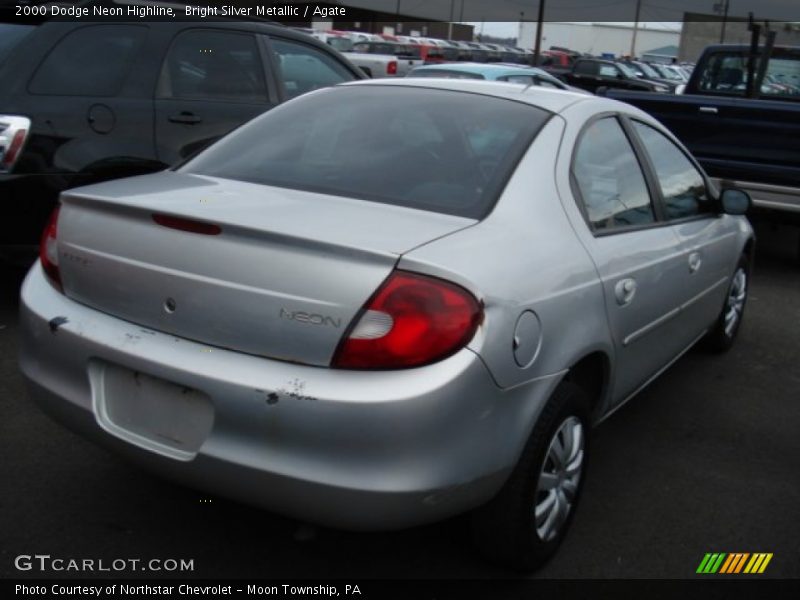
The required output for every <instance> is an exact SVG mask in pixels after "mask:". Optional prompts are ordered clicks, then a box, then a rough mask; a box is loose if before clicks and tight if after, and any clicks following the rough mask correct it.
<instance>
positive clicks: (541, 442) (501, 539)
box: [472, 382, 590, 572]
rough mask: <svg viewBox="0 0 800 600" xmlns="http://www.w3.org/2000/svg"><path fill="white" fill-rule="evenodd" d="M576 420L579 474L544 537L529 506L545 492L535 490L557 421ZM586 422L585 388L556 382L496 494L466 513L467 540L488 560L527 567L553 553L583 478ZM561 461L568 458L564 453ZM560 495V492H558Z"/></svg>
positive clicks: (559, 424)
mask: <svg viewBox="0 0 800 600" xmlns="http://www.w3.org/2000/svg"><path fill="white" fill-rule="evenodd" d="M576 422H579V423H580V424H581V426H582V442H583V443H582V455H581V461H580V473H579V478H578V479H577V484H576V486H575V489H574V494H573V496H572V498H571V499H570V500H569V502H568V503H567V506H568V511H567V513H566V518H565V519H564V520H563V522H561V525H560V526H558V527H557V530H556V531H555V533H554V534H553V536H552V537H550V536H545V538H547V539H544V538H543V536H542V535H540V533H539V531H537V523H536V516H535V508H534V507H535V506H536V505H537V503H538V502H545V501H544V498H546V497H548V492H543V491H539V490H538V486H539V481H540V478H541V476H542V475H543V470H544V469H545V468H547V467H548V465H549V466H554V464H553V462H552V459H551V458H550V456H549V452H548V451H549V450H550V446H551V442H553V441H554V437H555V436H556V434H557V433H558V432H559V430H560V429H561V427H562V425H565V424H569V425H574V423H576ZM589 427H590V417H589V401H588V398H587V396H586V394H585V393H584V391H583V390H582V389H581V388H580V387H578V386H576V385H574V384H572V383H570V382H562V383H561V384H559V386H558V387H557V388H556V390H555V392H554V393H553V395H552V397H551V398H550V400H549V401H548V402H547V405H546V406H545V408H544V410H543V411H542V413H541V415H540V416H539V419H538V420H537V422H536V425H535V426H534V428H533V432H532V433H531V436H530V438H528V442H527V444H526V446H525V449H524V450H523V453H522V456H521V457H520V459H519V462H518V463H517V466H516V467H515V468H514V470H513V472H512V473H511V475H510V477H509V479H508V481H506V483H505V485H504V486H503V488H502V489H501V490H500V492H499V493H498V494H497V496H495V497H494V498H493V499H492V500H491V501H490V502H489V503H488V504H486V505H484V506H483V507H481V508H479V509H477V510H476V511H475V512H474V513H473V515H472V533H473V542H474V543H475V545H476V548H477V550H478V551H479V552H481V553H482V554H483V555H484V556H485V557H486V558H487V559H488V560H490V561H491V562H494V563H496V564H499V565H501V566H504V567H508V568H511V569H514V570H517V571H524V572H528V571H532V570H534V569H536V568H538V567H539V566H541V565H542V564H543V563H544V562H545V561H546V560H547V559H549V558H550V557H551V556H552V555H553V554H554V553H555V551H556V549H557V548H558V546H559V545H560V544H561V542H562V540H563V539H564V536H565V535H566V532H567V531H568V529H569V526H570V523H571V522H572V518H573V515H574V514H575V509H576V508H577V504H578V501H579V500H580V494H581V490H582V489H583V483H584V481H585V479H586V464H587V457H588V450H589ZM560 439H561V438H560ZM546 461H547V462H546ZM566 462H567V464H573V463H572V461H570V460H569V459H568V460H567V461H566ZM548 470H549V469H548ZM560 481H561V480H560V479H559V485H561V484H560ZM558 487H559V486H554V488H553V490H551V492H552V493H553V494H558V491H557V488H558ZM563 497H565V496H563V492H562V496H561V497H560V498H563ZM560 498H559V500H560ZM557 502H558V501H557ZM556 506H558V504H556ZM543 525H544V524H542V526H543ZM551 533H552V532H551Z"/></svg>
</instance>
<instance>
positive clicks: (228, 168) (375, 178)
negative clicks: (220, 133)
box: [181, 86, 550, 219]
mask: <svg viewBox="0 0 800 600" xmlns="http://www.w3.org/2000/svg"><path fill="white" fill-rule="evenodd" d="M549 116H550V113H548V112H547V111H545V110H542V109H540V108H537V107H534V106H530V105H528V104H523V103H520V102H515V101H512V100H505V99H502V98H495V97H490V96H483V95H478V94H471V93H463V92H454V91H446V90H432V89H426V88H414V87H397V86H352V87H350V86H342V87H338V88H329V89H326V90H321V91H319V92H314V93H311V94H307V95H305V96H302V97H299V98H297V99H296V100H292V101H290V102H288V103H286V104H283V105H281V106H279V107H277V108H274V109H272V110H270V111H269V112H268V113H266V114H264V115H263V116H261V117H259V118H258V119H256V120H254V121H252V122H251V123H250V124H248V125H246V126H244V127H242V128H241V129H239V130H237V131H236V132H234V133H232V134H231V135H229V136H227V137H225V138H224V139H223V140H222V141H220V142H219V143H217V144H215V145H213V146H212V147H210V148H209V149H208V150H206V151H205V152H203V153H201V154H200V155H199V156H198V157H197V158H195V159H194V160H192V161H190V162H189V163H187V164H186V165H185V166H184V167H182V168H181V170H182V171H183V172H188V173H196V174H202V175H210V176H214V177H222V178H226V179H235V180H240V181H248V182H254V183H261V184H265V185H271V186H276V187H283V188H290V189H296V190H305V191H312V192H319V193H324V194H331V195H335V196H346V197H350V198H359V199H362V200H368V201H372V202H382V203H387V204H393V205H397V206H405V207H410V208H418V209H423V210H430V211H434V212H440V213H445V214H451V215H458V216H463V217H469V218H475V219H481V218H483V217H484V216H485V215H486V214H488V212H489V211H490V210H491V209H492V207H493V206H494V203H495V202H496V200H497V198H498V196H499V195H500V193H501V192H502V190H503V188H504V187H505V184H506V182H507V180H508V178H509V176H510V175H511V172H512V171H513V170H514V168H515V167H516V165H517V163H518V162H519V159H520V158H521V156H522V154H523V152H524V151H525V150H526V149H527V148H528V146H529V145H530V143H531V141H532V140H533V138H534V137H535V136H536V134H537V133H538V131H539V130H540V129H541V127H542V126H543V125H544V124H545V122H546V121H547V119H548V118H549Z"/></svg>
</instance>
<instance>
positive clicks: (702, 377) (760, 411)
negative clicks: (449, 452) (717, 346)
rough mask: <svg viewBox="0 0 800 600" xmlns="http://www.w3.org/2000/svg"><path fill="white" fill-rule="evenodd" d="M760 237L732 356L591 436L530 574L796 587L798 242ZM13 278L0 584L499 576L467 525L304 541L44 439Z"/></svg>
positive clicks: (5, 369) (704, 360)
mask: <svg viewBox="0 0 800 600" xmlns="http://www.w3.org/2000/svg"><path fill="white" fill-rule="evenodd" d="M758 235H759V247H758V250H757V253H756V257H757V258H756V269H755V275H754V280H753V287H752V292H751V297H750V299H749V306H748V310H747V317H746V319H745V323H744V326H743V330H742V332H741V336H740V338H739V340H738V342H737V344H736V346H735V347H734V349H733V350H732V351H731V352H730V353H729V354H727V355H724V356H711V355H708V354H704V353H703V352H702V351H700V350H693V351H691V352H690V353H689V354H687V355H686V356H684V357H683V358H682V359H681V360H680V361H679V362H678V363H677V364H676V365H674V366H673V367H672V368H671V369H670V370H669V371H668V372H667V373H665V374H664V375H663V376H662V377H661V378H659V379H658V380H657V381H656V382H655V383H654V384H653V385H652V386H650V387H649V388H648V389H647V390H645V391H644V392H643V393H642V394H641V395H640V396H639V397H638V398H637V399H636V400H635V401H633V402H631V403H630V404H629V405H628V406H626V407H625V408H624V409H623V410H621V411H619V412H618V413H617V414H615V415H614V416H613V417H612V418H610V419H609V420H608V421H606V422H605V423H604V424H603V425H601V426H600V427H599V428H598V429H596V430H595V437H594V444H595V445H594V452H593V464H592V465H591V467H590V471H589V475H588V480H587V486H586V488H585V491H584V496H583V500H582V505H581V509H580V510H579V511H578V513H577V515H576V519H575V522H574V526H573V528H572V530H571V532H570V534H569V535H568V536H567V539H566V541H565V543H564V545H563V546H562V548H561V550H560V552H559V553H558V554H557V555H556V556H555V558H554V559H553V560H552V561H551V562H550V563H549V564H548V565H547V566H546V567H545V568H543V569H542V570H541V571H539V572H538V573H537V576H538V577H545V578H606V577H615V578H616V577H619V578H683V577H692V576H694V573H695V570H696V569H697V566H698V564H699V563H700V560H701V559H702V558H703V556H704V554H705V553H706V552H770V553H774V558H773V559H772V562H771V563H770V565H769V568H768V569H767V571H766V573H765V574H764V575H763V576H764V577H782V578H790V577H799V576H800V560H799V559H800V446H799V445H798V439H800V438H798V433H797V432H798V429H799V428H800V401H799V400H800V395H799V394H798V389H800V368H798V364H800V267H798V264H797V262H796V255H795V252H796V245H797V238H796V235H797V233H796V231H794V230H790V229H785V230H773V229H771V228H768V227H760V228H759V230H758ZM21 277H22V276H21V274H20V273H17V272H10V271H5V272H3V274H2V289H1V290H0V407H2V410H1V412H0V456H2V457H3V460H2V461H0V481H2V482H3V483H2V486H3V492H4V493H3V495H2V497H1V499H0V531H2V532H3V533H2V543H0V551H1V552H2V560H0V575H2V576H3V577H19V576H25V573H21V572H19V571H17V570H16V569H15V568H14V557H16V556H17V555H20V554H35V553H39V554H50V555H52V556H59V557H64V558H69V557H74V558H95V559H98V558H103V559H106V560H111V559H114V558H141V559H144V560H147V559H150V558H162V559H163V558H175V559H181V558H183V559H193V560H194V572H193V573H191V574H183V575H184V576H186V575H188V576H191V577H196V578H213V577H282V578H289V577H318V578H333V577H336V578H348V577H378V578H380V577H414V578H438V577H443V578H445V577H446V578H464V577H501V576H503V575H504V573H503V572H502V571H499V570H497V569H494V568H492V567H490V566H487V565H486V564H485V563H483V562H482V561H481V560H480V559H478V558H477V557H476V556H475V555H473V553H472V552H471V550H470V547H469V544H468V543H467V536H466V534H465V528H464V527H462V525H463V520H461V519H455V520H451V521H448V522H445V523H442V524H438V525H435V526H430V527H423V528H417V529H413V530H408V531H403V532H396V533H381V534H353V533H347V532H339V531H331V530H325V529H316V528H312V527H309V526H304V525H302V524H299V523H297V522H294V521H291V520H288V519H284V518H281V517H278V516H274V515H271V514H267V513H264V512H261V511H258V510H255V509H252V508H250V507H247V506H243V505H240V504H236V503H232V502H229V501H226V500H224V499H222V498H209V497H207V496H202V495H199V494H198V493H196V492H193V491H192V490H189V489H185V488H182V487H179V486H176V485H174V484H172V483H168V482H164V481H161V480H159V479H155V478H154V477H152V476H150V475H148V474H146V473H144V472H141V471H139V470H137V469H135V468H133V467H131V466H129V465H128V464H126V463H124V462H122V461H121V460H120V459H119V458H117V457H115V456H112V455H110V454H107V453H106V452H105V451H104V450H101V449H99V448H97V447H95V446H93V445H91V444H90V443H88V442H86V441H84V440H83V439H81V438H79V437H77V436H75V435H73V434H71V433H70V432H68V431H66V430H65V429H63V428H62V427H61V426H59V425H56V424H54V423H53V422H52V421H50V420H49V419H48V418H47V417H46V416H45V415H44V414H42V413H41V412H40V411H39V410H38V409H37V408H36V407H35V406H34V405H32V404H31V403H30V402H29V400H28V398H27V396H26V392H25V388H24V383H23V379H22V376H21V375H20V373H19V371H18V369H17V365H16V349H17V343H18V340H17V335H18V324H17V301H16V295H17V290H18V287H19V284H20V281H21ZM31 574H34V573H31ZM65 574H66V575H68V574H67V573H62V575H65ZM78 575H79V574H78ZM124 575H125V576H137V575H139V574H138V573H136V572H132V573H125V574H124ZM153 575H158V574H154V573H147V574H145V576H147V577H152V576H153Z"/></svg>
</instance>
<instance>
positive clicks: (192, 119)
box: [167, 110, 203, 125]
mask: <svg viewBox="0 0 800 600" xmlns="http://www.w3.org/2000/svg"><path fill="white" fill-rule="evenodd" d="M167 121H169V122H170V123H180V124H182V125H197V124H198V123H202V122H203V119H201V118H200V117H198V116H197V115H195V114H194V113H191V112H189V111H186V110H185V111H183V112H181V114H179V115H170V116H168V117H167Z"/></svg>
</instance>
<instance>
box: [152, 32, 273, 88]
mask: <svg viewBox="0 0 800 600" xmlns="http://www.w3.org/2000/svg"><path fill="white" fill-rule="evenodd" d="M157 96H158V97H159V98H181V99H187V100H219V101H226V102H266V101H267V85H266V82H265V77H264V67H263V65H262V63H261V58H260V56H259V52H258V45H257V44H256V40H255V37H254V36H252V35H247V34H241V33H229V32H222V31H206V30H200V29H198V30H192V31H186V32H183V33H181V34H179V35H178V36H177V38H176V39H175V42H174V43H173V44H172V47H171V48H170V49H169V53H168V54H167V58H166V60H165V61H164V66H163V68H162V69H161V78H160V80H159V84H158V91H157Z"/></svg>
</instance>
